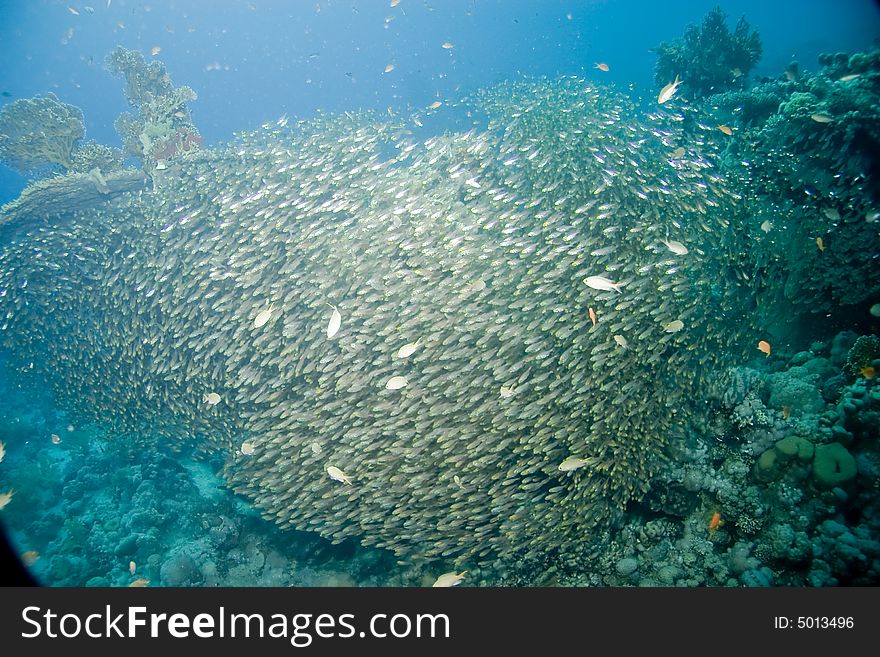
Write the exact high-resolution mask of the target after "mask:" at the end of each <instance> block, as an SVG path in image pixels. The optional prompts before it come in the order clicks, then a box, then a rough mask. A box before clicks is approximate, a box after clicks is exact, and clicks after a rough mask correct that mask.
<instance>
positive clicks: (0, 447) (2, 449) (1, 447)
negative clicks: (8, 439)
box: [0, 440, 6, 463]
mask: <svg viewBox="0 0 880 657" xmlns="http://www.w3.org/2000/svg"><path fill="white" fill-rule="evenodd" d="M5 457H6V443H4V442H3V441H2V440H0V463H3V459H4V458H5Z"/></svg>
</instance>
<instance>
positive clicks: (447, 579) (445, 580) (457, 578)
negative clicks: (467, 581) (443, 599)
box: [431, 570, 467, 587]
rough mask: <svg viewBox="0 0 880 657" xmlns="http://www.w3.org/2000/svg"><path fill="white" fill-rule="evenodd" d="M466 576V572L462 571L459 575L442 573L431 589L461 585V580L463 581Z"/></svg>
mask: <svg viewBox="0 0 880 657" xmlns="http://www.w3.org/2000/svg"><path fill="white" fill-rule="evenodd" d="M465 575H467V571H466V570H463V571H461V572H460V573H456V572H454V571H453V572H451V573H443V574H442V575H440V577H438V578H437V581H435V582H434V583H433V584H431V586H432V587H448V586H458V585H459V584H460V583H461V580H463V579H464V576H465Z"/></svg>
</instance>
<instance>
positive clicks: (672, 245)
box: [660, 240, 688, 255]
mask: <svg viewBox="0 0 880 657" xmlns="http://www.w3.org/2000/svg"><path fill="white" fill-rule="evenodd" d="M660 241H661V242H663V244H664V246H666V248H667V249H669V250H670V251H672V252H673V253H674V254H675V255H687V253H688V248H687V247H686V246H685V245H684V244H682V243H681V242H677V241H675V240H660Z"/></svg>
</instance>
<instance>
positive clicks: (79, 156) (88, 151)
mask: <svg viewBox="0 0 880 657" xmlns="http://www.w3.org/2000/svg"><path fill="white" fill-rule="evenodd" d="M93 169H98V171H100V172H101V173H102V174H108V173H114V172H117V171H122V151H121V150H120V149H118V148H113V147H112V146H105V145H104V144H99V143H98V142H96V141H91V140H90V141H87V142H85V143H84V144H82V145H81V146H78V147H77V148H76V149H74V151H73V154H72V155H71V160H70V171H71V172H74V173H88V172H90V171H92V170H93Z"/></svg>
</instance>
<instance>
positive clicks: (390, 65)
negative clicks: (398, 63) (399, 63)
mask: <svg viewBox="0 0 880 657" xmlns="http://www.w3.org/2000/svg"><path fill="white" fill-rule="evenodd" d="M393 70H394V64H388V66H386V67H385V72H386V73H391V71H393Z"/></svg>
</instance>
